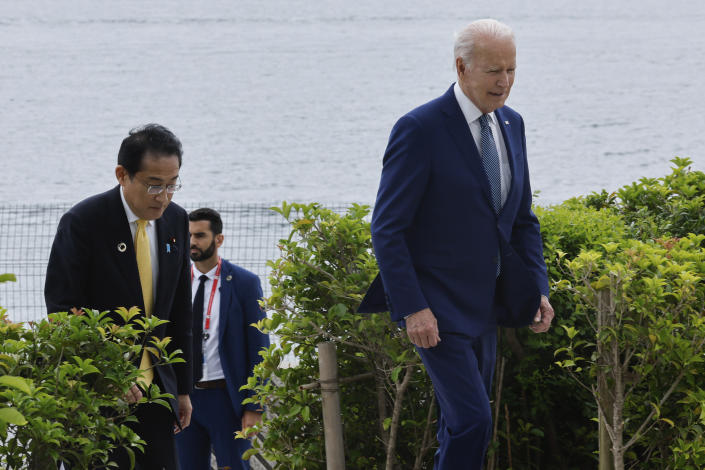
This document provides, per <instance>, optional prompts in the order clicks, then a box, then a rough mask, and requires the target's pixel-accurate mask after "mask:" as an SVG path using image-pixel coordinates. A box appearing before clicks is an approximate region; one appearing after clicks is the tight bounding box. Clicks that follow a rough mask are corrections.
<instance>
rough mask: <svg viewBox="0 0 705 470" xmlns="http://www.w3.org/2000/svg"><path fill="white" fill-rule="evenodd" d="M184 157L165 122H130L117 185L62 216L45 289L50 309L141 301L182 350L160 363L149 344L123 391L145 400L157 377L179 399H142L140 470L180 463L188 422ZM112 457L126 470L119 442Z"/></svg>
mask: <svg viewBox="0 0 705 470" xmlns="http://www.w3.org/2000/svg"><path fill="white" fill-rule="evenodd" d="M181 158H182V148H181V142H180V141H179V139H178V138H177V137H176V136H175V135H174V134H173V133H172V132H171V131H170V130H169V129H167V128H166V127H164V126H160V125H159V124H148V125H146V126H143V127H140V128H137V129H133V130H132V131H131V132H130V134H129V135H128V136H127V137H125V139H124V140H123V141H122V144H121V146H120V150H119V151H118V158H117V163H118V164H117V167H116V168H115V176H116V178H117V181H118V183H119V184H118V185H117V186H115V187H114V188H113V189H111V190H109V191H107V192H105V193H102V194H98V195H95V196H92V197H89V198H88V199H85V200H83V201H81V202H79V203H78V204H76V205H75V206H73V207H72V208H71V209H70V210H69V211H68V212H67V213H66V214H64V215H63V217H61V221H60V222H59V227H58V228H57V230H56V237H55V238H54V244H53V245H52V248H51V254H50V256H49V264H48V265H47V276H46V284H45V286H44V297H45V299H46V304H47V310H48V311H49V313H51V312H59V311H64V312H65V311H69V310H71V309H74V308H76V309H81V308H84V307H86V308H92V309H97V310H101V311H102V310H110V311H112V310H114V309H116V308H117V307H128V308H129V307H132V306H137V307H139V308H140V309H141V310H142V312H143V314H145V315H151V314H154V315H155V316H157V317H159V318H160V319H162V320H169V323H167V324H164V325H160V326H158V327H157V328H156V329H155V330H154V331H153V333H152V335H154V336H156V337H158V338H160V339H161V338H165V337H167V336H168V337H171V339H172V341H171V343H170V344H169V349H170V350H175V349H181V350H182V355H181V357H182V358H184V359H185V361H186V362H185V363H182V364H174V365H173V366H172V365H164V366H159V367H156V368H155V367H153V365H152V364H153V363H154V361H155V360H156V358H155V357H153V356H152V355H151V354H149V353H148V352H147V351H146V349H145V350H143V353H142V356H141V360H140V362H139V366H140V369H141V370H142V378H141V379H140V380H138V383H137V384H135V385H134V386H133V387H132V389H131V390H130V391H129V393H128V395H127V397H126V399H127V400H128V401H129V402H130V403H135V402H137V401H139V400H140V398H141V397H142V393H143V391H145V390H146V389H147V387H149V386H150V385H151V383H155V384H158V385H159V387H160V389H161V390H162V391H164V392H167V393H170V394H171V395H173V396H174V397H175V398H173V399H170V400H169V404H170V407H171V409H169V408H166V407H164V406H162V405H159V404H153V403H146V404H141V405H139V406H137V409H136V411H135V414H136V416H137V419H138V422H137V423H130V426H132V427H133V428H134V430H135V432H136V433H137V434H138V435H139V436H140V437H141V438H142V439H144V440H145V441H146V445H145V448H144V452H136V454H137V455H136V468H137V469H145V470H146V469H149V470H152V469H167V470H178V464H177V462H176V447H175V445H174V433H175V432H179V431H180V430H181V429H183V428H186V427H187V426H188V425H189V422H190V420H191V401H190V399H189V396H188V392H189V390H190V388H191V380H192V379H191V345H192V340H191V324H192V318H191V315H192V314H191V281H190V278H189V264H190V263H189V259H188V217H187V214H186V211H185V210H183V209H182V208H181V207H179V206H177V205H176V204H174V203H172V202H171V198H172V196H173V195H174V193H175V192H176V191H178V190H179V188H180V187H181V184H180V182H179V170H180V168H181ZM111 458H112V459H113V460H114V461H115V462H116V463H117V464H118V468H121V469H122V468H130V458H129V456H128V455H127V453H125V452H123V450H122V449H121V450H119V451H118V452H116V453H115V454H114V455H112V456H111Z"/></svg>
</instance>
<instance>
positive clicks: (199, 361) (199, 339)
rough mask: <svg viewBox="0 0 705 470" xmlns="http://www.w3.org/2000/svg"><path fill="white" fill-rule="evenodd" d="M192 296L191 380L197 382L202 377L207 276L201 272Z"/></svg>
mask: <svg viewBox="0 0 705 470" xmlns="http://www.w3.org/2000/svg"><path fill="white" fill-rule="evenodd" d="M198 280H199V282H200V283H199V284H198V289H196V297H194V298H193V381H194V382H199V381H200V380H201V377H203V299H204V291H205V285H206V281H207V280H208V276H206V275H205V274H201V277H199V278H198Z"/></svg>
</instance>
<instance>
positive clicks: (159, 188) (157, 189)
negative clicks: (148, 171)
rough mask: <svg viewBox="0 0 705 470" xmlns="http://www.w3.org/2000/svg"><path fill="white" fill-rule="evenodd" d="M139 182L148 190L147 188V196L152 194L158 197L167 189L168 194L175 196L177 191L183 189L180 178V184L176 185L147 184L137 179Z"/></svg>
mask: <svg viewBox="0 0 705 470" xmlns="http://www.w3.org/2000/svg"><path fill="white" fill-rule="evenodd" d="M135 179H136V180H137V181H139V182H140V183H142V184H143V185H144V186H145V187H146V188H147V194H152V195H155V196H156V195H157V194H161V193H163V192H164V190H165V189H166V192H167V193H168V194H174V193H175V192H176V191H178V190H179V189H181V178H179V180H178V182H177V183H175V184H166V185H165V184H147V183H145V182H144V181H140V180H139V179H137V178H135Z"/></svg>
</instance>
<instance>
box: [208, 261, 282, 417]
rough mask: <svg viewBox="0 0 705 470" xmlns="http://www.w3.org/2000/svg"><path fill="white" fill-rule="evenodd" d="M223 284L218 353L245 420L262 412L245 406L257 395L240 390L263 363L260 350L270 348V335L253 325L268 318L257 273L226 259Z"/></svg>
mask: <svg viewBox="0 0 705 470" xmlns="http://www.w3.org/2000/svg"><path fill="white" fill-rule="evenodd" d="M220 282H221V283H220V320H219V323H218V352H219V356H220V364H221V366H222V367H223V373H224V374H225V380H226V382H227V384H228V387H227V389H228V395H229V396H230V401H231V402H232V405H233V410H235V414H236V415H237V416H238V417H242V413H243V411H244V410H252V411H257V410H258V409H259V407H258V406H257V405H255V404H252V403H248V404H246V405H243V404H242V400H244V399H245V398H248V397H250V396H252V395H253V392H252V391H250V390H248V391H241V390H240V387H242V386H243V385H245V384H246V383H247V378H248V377H250V376H251V375H252V369H253V368H254V367H255V365H257V364H258V363H259V362H260V361H262V356H260V355H259V354H258V353H259V351H261V350H262V349H263V348H268V347H269V336H268V335H266V334H264V333H262V332H260V331H259V330H258V329H257V328H255V327H254V326H251V325H252V324H253V323H256V322H258V321H260V320H261V319H263V318H265V314H264V311H263V310H262V309H261V308H260V306H259V300H260V299H261V298H262V288H261V286H260V280H259V278H258V277H257V276H256V275H255V274H253V273H251V272H249V271H247V270H245V269H243V268H241V267H239V266H236V265H234V264H232V263H230V262H228V261H227V260H223V267H222V270H221V273H220ZM199 347H200V345H199Z"/></svg>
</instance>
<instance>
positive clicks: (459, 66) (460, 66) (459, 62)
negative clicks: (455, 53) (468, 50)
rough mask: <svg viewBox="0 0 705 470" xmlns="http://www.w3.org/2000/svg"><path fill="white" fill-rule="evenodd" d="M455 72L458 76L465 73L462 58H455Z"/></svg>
mask: <svg viewBox="0 0 705 470" xmlns="http://www.w3.org/2000/svg"><path fill="white" fill-rule="evenodd" d="M455 71H456V72H458V75H462V74H463V73H465V62H463V58H462V57H456V58H455Z"/></svg>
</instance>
